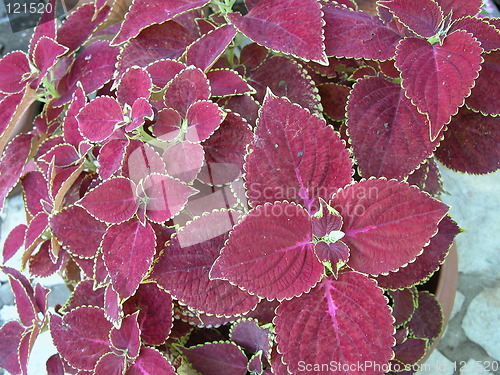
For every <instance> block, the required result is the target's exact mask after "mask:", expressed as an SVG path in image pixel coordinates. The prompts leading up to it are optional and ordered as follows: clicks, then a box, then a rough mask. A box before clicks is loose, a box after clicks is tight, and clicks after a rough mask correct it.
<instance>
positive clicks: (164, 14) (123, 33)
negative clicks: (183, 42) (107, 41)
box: [113, 0, 209, 45]
mask: <svg viewBox="0 0 500 375" xmlns="http://www.w3.org/2000/svg"><path fill="white" fill-rule="evenodd" d="M208 2H209V1H208V0H167V1H161V0H153V1H151V0H150V1H147V0H136V1H135V2H134V3H133V4H132V6H131V7H130V10H129V11H128V13H127V15H126V17H125V21H123V23H122V26H121V28H120V31H119V32H118V34H117V35H116V36H115V38H114V39H113V44H115V45H116V44H121V43H124V42H126V41H127V40H130V39H132V38H133V37H135V36H137V35H138V34H139V32H140V31H141V30H142V29H144V28H146V27H148V26H150V25H152V24H156V23H163V22H165V21H168V20H171V19H173V18H174V17H175V16H177V15H179V14H182V13H185V12H187V11H189V10H192V9H196V8H201V7H203V6H205V5H206V4H207V3H208Z"/></svg>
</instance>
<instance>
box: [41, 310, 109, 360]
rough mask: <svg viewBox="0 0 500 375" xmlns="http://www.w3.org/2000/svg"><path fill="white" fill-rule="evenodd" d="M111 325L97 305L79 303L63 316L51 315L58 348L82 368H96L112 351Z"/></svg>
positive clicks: (60, 352) (55, 342)
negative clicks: (110, 345) (102, 357)
mask: <svg viewBox="0 0 500 375" xmlns="http://www.w3.org/2000/svg"><path fill="white" fill-rule="evenodd" d="M111 327H112V324H111V323H110V322H108V321H107V320H106V318H105V316H104V310H102V309H100V308H97V307H91V306H82V307H78V308H76V309H74V310H72V311H70V312H69V313H67V314H66V315H64V317H63V318H61V317H60V316H59V315H56V314H51V315H50V333H51V335H52V340H53V341H54V344H55V346H56V348H57V351H58V352H59V354H60V355H61V356H62V357H63V358H64V359H65V360H66V361H67V362H68V364H69V365H71V366H73V367H75V368H78V369H82V370H93V369H94V366H95V365H96V363H97V361H98V360H99V358H100V357H101V356H102V355H104V354H106V353H107V352H109V351H110V349H109V344H110V343H109V339H108V334H109V332H110V330H111Z"/></svg>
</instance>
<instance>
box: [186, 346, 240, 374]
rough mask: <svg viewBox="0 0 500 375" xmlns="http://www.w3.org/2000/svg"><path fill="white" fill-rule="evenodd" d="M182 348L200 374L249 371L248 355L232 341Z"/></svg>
mask: <svg viewBox="0 0 500 375" xmlns="http://www.w3.org/2000/svg"><path fill="white" fill-rule="evenodd" d="M181 350H182V353H183V354H184V355H185V356H186V357H187V359H188V361H189V363H190V364H191V366H192V367H193V368H194V369H195V370H196V371H198V372H199V373H200V374H206V375H215V374H227V375H245V374H246V373H247V363H248V359H247V357H246V356H245V354H244V353H243V351H242V350H241V349H240V348H239V347H238V346H237V345H235V344H233V343H231V342H212V343H208V344H205V345H198V346H194V347H191V348H182V349H181Z"/></svg>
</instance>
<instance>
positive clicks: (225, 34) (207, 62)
mask: <svg viewBox="0 0 500 375" xmlns="http://www.w3.org/2000/svg"><path fill="white" fill-rule="evenodd" d="M235 35H236V29H235V28H234V26H232V25H223V26H220V27H218V28H217V29H215V30H213V31H211V32H209V33H207V34H205V35H203V36H202V37H201V38H200V39H198V40H197V41H196V42H194V43H193V44H192V45H190V46H189V48H188V49H187V51H186V64H187V65H194V66H196V67H197V68H200V69H201V70H203V71H204V72H206V71H207V70H208V69H210V67H211V66H212V65H213V64H214V63H215V62H216V61H217V59H218V58H219V57H220V56H221V55H222V53H223V52H224V50H225V49H226V48H227V46H228V45H229V44H230V43H231V42H232V40H233V38H234V36H235Z"/></svg>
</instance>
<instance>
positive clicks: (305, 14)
mask: <svg viewBox="0 0 500 375" xmlns="http://www.w3.org/2000/svg"><path fill="white" fill-rule="evenodd" d="M228 18H229V20H230V21H231V23H232V24H233V25H235V26H236V27H237V28H238V30H239V31H241V32H242V33H243V34H245V35H246V36H247V37H249V38H250V39H252V40H253V41H254V42H257V43H259V44H261V45H263V46H266V47H268V48H270V49H272V50H274V51H278V52H284V53H287V54H291V55H293V56H297V57H299V58H301V59H304V60H312V61H317V62H320V63H324V64H326V63H327V58H326V55H325V46H324V43H323V40H324V36H323V20H322V18H321V7H320V4H319V3H318V2H317V1H314V0H262V1H260V2H259V3H258V4H257V5H256V6H255V7H253V8H252V10H251V11H250V12H248V13H247V14H246V15H245V16H244V17H243V16H242V15H241V14H239V13H230V14H229V16H228Z"/></svg>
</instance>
